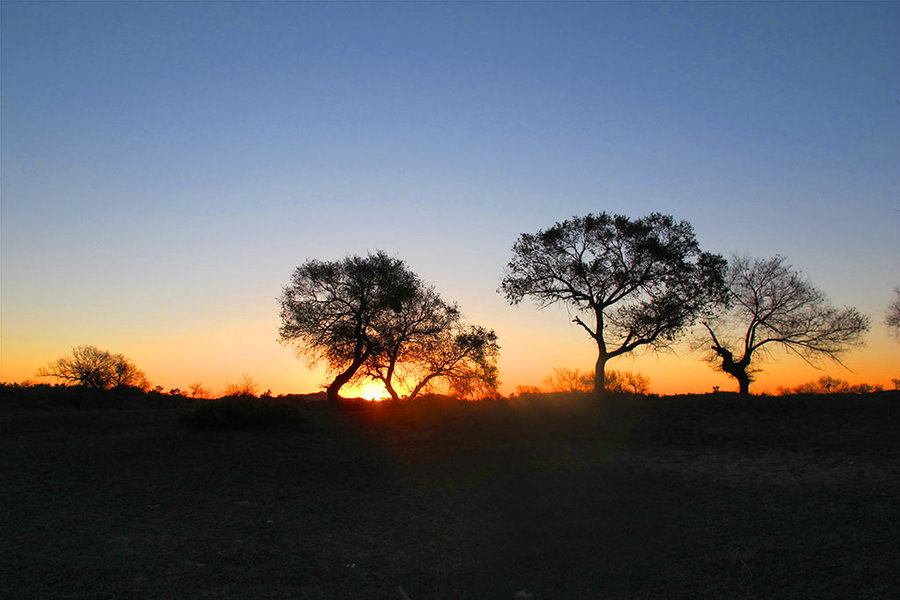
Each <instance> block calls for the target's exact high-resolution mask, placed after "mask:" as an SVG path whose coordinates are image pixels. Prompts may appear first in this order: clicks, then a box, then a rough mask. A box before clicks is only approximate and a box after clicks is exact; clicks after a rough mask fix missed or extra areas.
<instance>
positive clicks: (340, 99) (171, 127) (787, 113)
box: [0, 2, 900, 391]
mask: <svg viewBox="0 0 900 600" xmlns="http://www.w3.org/2000/svg"><path fill="white" fill-rule="evenodd" d="M0 10H2V14H0V16H2V19H0V27H2V36H0V44H2V56H0V59H2V65H0V66H2V71H0V77H2V106H0V118H2V123H0V125H2V131H0V135H2V137H0V160H2V182H0V194H2V195H0V202H2V204H0V210H2V212H0V217H2V220H0V233H2V238H0V245H2V258H0V266H2V280H0V283H2V287H0V300H2V332H0V335H2V338H0V357H2V364H0V369H2V373H0V378H2V379H4V380H21V379H23V378H26V377H30V376H32V375H33V371H34V370H36V369H37V368H38V367H39V366H41V365H42V364H43V363H44V362H46V361H48V360H51V359H52V358H55V357H56V356H58V355H60V354H62V353H64V352H66V351H67V349H68V348H69V347H70V346H72V345H76V344H82V343H94V344H97V345H99V346H102V347H109V348H110V349H112V350H115V351H117V352H123V353H125V354H126V355H129V356H132V357H133V358H134V359H135V361H136V362H138V364H139V366H142V367H143V368H144V369H145V370H146V371H147V374H148V376H150V378H151V379H153V380H154V381H158V382H159V383H161V384H163V385H164V386H166V387H175V386H180V387H185V386H186V385H187V384H188V383H190V382H191V381H194V380H203V381H205V382H207V383H208V384H209V385H212V386H213V387H217V386H221V385H224V381H226V380H236V379H237V378H239V376H240V374H241V373H242V372H246V373H248V374H250V375H252V376H254V377H255V378H256V379H258V380H259V381H260V383H261V384H262V385H263V386H264V387H271V388H272V389H273V390H275V391H304V390H306V389H315V387H316V386H318V385H319V383H321V375H320V374H319V373H318V372H317V371H307V370H306V367H305V365H304V363H303V362H302V361H301V362H298V361H297V360H296V359H295V358H294V357H293V356H292V354H291V352H290V350H289V349H285V348H282V347H280V346H278V344H277V343H275V341H274V340H275V337H276V329H277V325H278V323H277V306H276V303H275V298H276V297H277V296H278V294H279V292H280V289H281V286H283V285H284V284H286V283H287V281H288V278H289V276H290V273H291V271H292V269H293V268H294V267H295V266H297V265H298V264H300V263H301V262H303V260H305V259H306V258H312V257H315V258H320V259H335V258H341V257H343V256H345V255H346V254H348V253H363V252H365V251H367V250H374V249H376V248H382V249H385V250H386V251H388V252H389V253H392V254H396V255H398V256H400V257H401V258H404V259H406V260H407V261H408V262H409V263H410V265H411V266H412V267H413V269H414V270H416V271H417V272H418V273H419V274H420V275H421V276H422V277H423V278H424V279H426V280H429V281H432V282H434V283H435V284H436V286H437V287H438V289H439V291H441V293H442V294H443V295H444V296H445V297H447V298H450V299H454V300H458V301H459V302H460V304H461V306H462V308H463V310H464V312H465V313H466V315H468V316H469V317H470V319H471V320H473V321H475V322H479V323H481V324H484V325H487V326H490V327H494V328H496V329H497V331H498V333H499V334H500V342H501V345H502V346H503V360H502V362H501V368H502V372H503V379H504V380H505V381H506V382H507V383H508V384H509V385H510V386H514V385H517V384H520V383H521V384H535V383H539V380H540V379H542V378H543V377H544V376H545V375H546V374H549V372H550V371H551V370H552V368H553V367H557V366H572V367H579V368H590V366H591V365H592V364H593V357H592V347H591V344H590V343H589V342H590V340H588V339H587V338H586V337H584V339H582V338H583V335H582V334H581V333H580V332H578V331H575V330H572V329H571V327H570V326H569V325H568V323H567V321H568V319H567V318H566V317H565V314H564V313H560V311H553V310H551V311H545V312H543V313H540V312H538V311H537V310H535V309H533V308H531V307H529V306H523V307H518V308H512V307H507V306H506V305H505V303H504V301H503V299H502V298H501V297H500V296H499V295H498V294H497V293H496V288H497V285H498V283H499V279H500V277H501V274H502V268H503V265H504V264H505V262H506V261H507V260H508V259H509V249H510V247H511V246H512V243H513V242H514V241H515V238H516V237H517V236H518V235H519V234H520V233H523V232H533V231H536V230H537V229H540V228H544V227H547V226H549V225H552V224H553V222H555V221H557V220H562V219H565V218H567V217H569V216H572V215H575V214H585V213H587V212H599V211H608V212H614V213H623V214H628V215H631V216H635V217H637V216H642V215H644V214H647V213H649V212H651V211H660V212H665V213H669V214H673V215H675V216H676V217H677V218H680V219H686V220H688V221H690V222H691V223H693V224H694V226H695V229H696V231H697V235H698V238H699V240H700V242H701V245H702V246H703V247H704V249H709V250H713V251H716V252H721V253H723V254H726V255H727V254H730V253H732V252H739V253H748V254H752V255H756V256H771V255H773V254H775V253H780V254H783V255H786V256H787V257H788V258H789V259H790V260H791V261H792V262H793V263H794V265H795V266H797V267H798V268H801V269H802V270H804V271H806V272H807V273H808V274H809V275H810V277H811V278H812V280H813V282H814V283H815V284H817V285H818V286H819V287H821V288H822V289H823V290H824V291H825V292H826V293H828V294H829V296H831V298H832V299H833V300H834V301H835V303H837V304H850V305H855V306H857V307H859V308H860V309H861V310H863V311H864V312H867V313H869V314H871V315H872V316H873V322H874V328H873V333H872V335H871V336H870V338H871V339H870V349H869V350H868V351H867V352H862V353H859V354H858V355H851V357H850V358H849V359H848V363H849V364H851V365H852V366H853V367H854V371H857V372H858V373H859V375H860V376H861V377H863V378H865V375H867V374H871V373H876V372H877V373H878V377H881V378H882V379H885V378H889V377H896V376H900V350H898V347H897V343H896V340H891V339H890V338H888V337H887V335H886V333H885V332H884V331H882V330H883V327H881V325H880V323H881V320H882V314H883V311H884V308H885V307H886V306H887V304H888V302H889V300H890V292H891V289H892V288H893V287H894V286H897V285H898V284H900V212H898V209H900V200H898V198H900V141H898V139H900V133H898V131H900V120H898V111H900V58H898V56H900V41H898V40H900V34H898V21H900V5H898V4H897V3H895V2H884V3H875V2H872V3H866V2H852V3H833V2H832V3H813V2H808V3H807V2H804V3H662V4H651V3H571V4H568V3H566V4H562V3H484V4H481V3H427V4H425V3H398V4H393V3H340V4H333V3H130V2H129V3H125V2H121V3H75V2H72V3H15V2H4V3H3V4H2V9H0ZM535 347H538V348H541V349H543V350H541V351H536V350H535ZM547 348H552V349H554V350H553V351H548V350H546V349H547ZM854 356H857V359H856V360H854V358H853V357H854ZM641 360H644V362H640V361H638V362H637V363H634V364H632V363H623V364H621V365H610V366H611V367H612V368H623V369H635V370H642V371H645V372H648V374H650V377H651V380H652V382H654V383H659V385H660V386H662V387H665V386H667V385H669V384H668V383H666V382H668V381H670V380H671V377H672V376H671V375H667V374H666V373H667V371H666V370H665V369H664V368H663V367H661V366H660V364H661V362H665V361H668V360H670V359H656V358H648V359H641ZM698 362H699V360H698V358H697V357H696V356H693V355H690V354H685V355H683V356H680V357H679V358H678V364H679V365H684V366H683V367H678V368H684V369H685V372H686V373H688V375H686V376H685V380H684V382H683V387H684V388H685V390H687V389H688V388H690V389H693V388H692V386H693V384H692V383H690V381H692V378H702V379H703V383H702V386H701V387H702V389H703V390H705V389H708V387H709V385H708V381H709V380H710V378H711V377H712V376H713V374H712V372H711V371H710V370H709V368H708V367H706V366H705V365H700V366H699V367H698V366H696V365H693V364H691V366H688V364H689V363H698ZM875 364H877V365H878V367H877V369H876V368H875V367H872V365H875ZM772 366H773V369H774V371H775V373H778V369H777V368H775V365H772ZM870 368H871V369H875V370H874V371H871V370H867V369H870ZM889 371H893V372H889ZM657 372H658V373H657ZM833 374H834V375H837V376H841V377H844V378H849V379H852V378H853V374H850V373H847V372H844V371H834V372H833ZM701 375H702V377H701ZM819 375H820V374H819V373H818V372H816V371H809V370H807V371H803V372H802V373H800V374H798V375H796V377H797V378H799V379H800V380H809V379H813V378H817V377H818V376H819ZM774 376H775V375H774V374H773V377H774ZM782 376H784V375H783V374H782ZM667 377H668V378H669V379H667ZM874 377H875V375H871V376H869V377H868V378H869V379H873V378H874ZM535 379H536V380H535ZM881 382H882V383H886V381H881ZM775 383H776V382H775V381H774V379H773V382H772V384H771V385H773V386H774V385H775ZM721 384H722V386H723V387H727V386H728V385H730V383H729V382H728V380H727V378H724V377H722V379H721ZM673 385H674V384H673ZM698 385H699V384H698ZM297 388H303V389H302V390H300V389H297ZM666 389H667V391H668V390H669V388H666Z"/></svg>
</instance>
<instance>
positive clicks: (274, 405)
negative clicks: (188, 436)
mask: <svg viewBox="0 0 900 600" xmlns="http://www.w3.org/2000/svg"><path fill="white" fill-rule="evenodd" d="M179 419H180V421H181V424H182V425H184V426H185V427H189V428H191V429H197V430H203V431H242V430H249V429H272V428H275V427H281V426H296V425H298V424H299V423H302V422H304V421H305V420H306V419H305V417H303V415H302V414H301V412H300V410H299V409H298V408H297V407H296V406H292V405H290V404H287V403H285V402H276V401H273V400H263V399H256V398H251V397H246V396H241V397H236V396H226V397H224V398H219V399H218V400H199V401H197V402H194V403H192V404H190V405H189V406H187V407H186V408H184V409H183V410H182V412H181V415H180V417H179Z"/></svg>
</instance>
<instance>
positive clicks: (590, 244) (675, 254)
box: [500, 213, 726, 393]
mask: <svg viewBox="0 0 900 600" xmlns="http://www.w3.org/2000/svg"><path fill="white" fill-rule="evenodd" d="M512 250H513V259H512V260H511V261H510V262H509V264H508V265H507V267H506V272H505V275H504V277H503V281H502V283H501V287H500V291H501V293H502V294H503V295H504V296H505V297H506V299H507V300H508V301H509V302H510V303H512V304H519V303H520V302H521V301H522V300H523V299H524V298H526V297H529V298H531V299H533V300H534V301H536V302H537V303H538V305H539V307H541V308H544V307H546V306H549V305H551V304H556V303H563V304H564V305H566V306H567V307H570V308H573V309H575V311H576V312H578V313H581V314H584V315H586V320H585V319H582V317H581V315H578V316H576V317H575V318H574V319H573V322H574V323H576V324H578V325H579V326H581V327H582V328H583V329H584V330H585V331H586V332H587V333H588V335H590V336H591V338H592V339H593V340H594V341H595V343H596V344H597V362H596V367H595V371H594V373H595V375H594V389H595V391H596V392H597V393H602V391H604V390H606V380H605V374H606V363H607V361H609V360H610V359H613V358H616V357H617V356H622V355H623V354H627V353H629V352H632V351H634V350H636V349H638V348H640V347H642V346H645V347H649V348H654V349H660V348H663V347H666V346H669V345H670V344H672V343H673V342H674V341H675V340H676V338H677V337H678V336H679V334H680V333H681V332H682V331H683V330H684V329H685V328H686V327H688V326H689V325H691V324H692V323H693V322H694V321H695V319H697V318H698V317H699V316H701V315H702V314H703V313H704V311H706V310H707V309H708V308H709V307H710V306H711V305H712V304H714V303H715V302H718V301H720V300H721V299H722V297H723V294H724V273H725V266H726V262H725V259H723V258H722V257H721V256H719V255H717V254H710V253H707V252H701V251H700V248H699V246H698V244H697V240H696V238H695V236H694V231H693V228H692V227H691V225H690V224H689V223H687V222H686V221H680V222H677V221H675V219H674V218H673V217H671V216H667V215H661V214H658V213H653V214H651V215H649V216H647V217H643V218H639V219H635V220H632V219H629V218H628V217H625V216H622V215H615V216H611V215H608V214H606V213H600V214H598V215H594V214H589V215H587V216H585V217H573V218H572V219H569V220H567V221H563V222H561V223H556V224H555V225H554V226H553V227H550V228H549V229H546V230H542V231H538V232H537V233H536V234H527V233H526V234H522V235H521V236H520V237H519V239H518V240H517V241H516V243H515V245H514V246H513V249H512Z"/></svg>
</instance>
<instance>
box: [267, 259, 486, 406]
mask: <svg viewBox="0 0 900 600" xmlns="http://www.w3.org/2000/svg"><path fill="white" fill-rule="evenodd" d="M280 302H281V320H282V325H281V328H280V329H279V335H280V341H281V342H282V343H286V344H291V345H294V346H296V347H297V349H298V351H299V352H300V353H301V354H304V355H306V356H307V357H308V358H309V359H310V360H311V361H313V362H315V361H318V360H325V361H326V363H327V365H328V367H329V369H330V370H331V371H332V372H333V373H335V377H334V379H333V381H332V382H331V383H330V384H329V385H328V386H327V388H326V389H327V395H328V399H329V400H330V401H336V400H337V399H338V398H339V391H340V388H341V387H343V386H344V385H345V384H347V383H348V382H350V381H352V380H354V379H359V378H371V379H375V380H378V381H381V382H382V383H383V384H384V385H385V388H386V389H387V390H388V393H389V394H390V395H391V397H393V398H395V399H399V397H400V392H399V391H398V389H397V388H398V384H402V386H403V387H405V388H407V389H408V390H409V392H408V396H415V395H416V394H418V393H419V392H421V391H422V390H424V389H427V388H428V386H429V385H430V384H433V383H434V382H436V381H437V380H441V379H443V380H444V381H446V382H447V383H448V384H449V385H450V386H451V388H453V389H455V390H457V391H460V392H463V391H466V390H471V389H473V388H472V386H473V385H474V386H475V387H476V388H478V389H485V390H496V385H497V368H496V361H497V356H498V352H499V348H498V346H497V342H496V334H495V333H494V332H493V331H489V330H487V329H484V328H480V327H472V326H468V325H465V324H464V323H463V322H462V320H461V317H460V312H459V308H458V307H457V306H456V305H455V304H449V303H447V302H445V301H444V300H443V299H442V298H441V297H440V295H439V294H438V293H437V292H436V291H435V290H434V288H433V287H432V286H430V285H426V284H425V283H423V282H422V281H421V279H419V277H418V276H417V275H416V274H415V273H413V272H412V270H410V269H409V267H408V266H407V265H406V263H405V262H403V261H402V260H400V259H397V258H391V257H389V256H387V255H386V254H385V253H384V252H383V251H378V252H376V253H374V254H371V253H370V254H368V255H367V256H365V257H360V256H350V257H347V258H345V259H344V260H341V261H332V262H322V261H318V260H308V261H307V262H306V263H304V264H303V265H301V266H300V267H298V268H297V269H296V270H295V271H294V274H293V276H292V278H291V283H290V285H288V286H287V287H285V288H284V290H283V293H282V296H281V300H280Z"/></svg>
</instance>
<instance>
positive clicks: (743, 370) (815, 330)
mask: <svg viewBox="0 0 900 600" xmlns="http://www.w3.org/2000/svg"><path fill="white" fill-rule="evenodd" d="M726 284H727V287H728V297H727V302H726V303H725V304H724V306H725V307H726V308H725V309H724V311H723V312H722V313H720V314H719V316H718V318H717V319H715V320H708V321H705V322H704V323H703V325H704V327H705V328H706V331H707V332H708V334H709V338H708V339H710V340H711V341H712V347H711V350H712V353H713V354H712V355H711V360H712V361H713V362H715V363H717V364H718V368H719V369H721V370H722V371H724V372H725V373H727V374H729V375H731V376H732V377H734V378H735V379H737V381H738V387H739V391H740V393H741V394H749V393H750V382H751V381H752V373H753V372H754V371H752V370H751V369H750V366H751V364H752V361H753V359H754V357H756V356H759V355H764V354H765V353H766V351H768V350H769V349H770V348H776V347H778V348H782V349H784V350H786V351H787V352H790V353H793V354H795V355H797V356H799V357H800V358H802V359H803V360H805V361H806V362H807V363H809V364H810V365H813V366H816V361H817V360H818V359H820V358H829V359H831V360H833V361H835V362H837V363H838V364H843V363H841V362H840V360H839V357H840V354H841V353H842V352H844V351H845V350H846V349H847V348H848V347H850V346H855V345H860V344H862V338H863V335H864V334H865V332H866V331H868V329H869V319H868V317H866V316H864V315H861V314H860V313H859V312H858V311H857V310H856V309H855V308H843V309H837V308H834V307H832V306H831V305H830V304H829V303H828V301H827V299H826V298H825V295H824V294H823V293H822V292H820V291H819V290H817V289H816V288H815V287H813V286H812V284H810V283H809V281H807V279H806V278H805V277H804V276H803V275H802V274H801V273H799V272H797V271H795V270H793V268H792V267H791V265H789V264H787V263H786V262H785V258H784V257H782V256H775V257H774V258H770V259H758V258H748V257H734V258H733V259H732V261H731V264H730V267H729V269H728V276H727V279H726Z"/></svg>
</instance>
